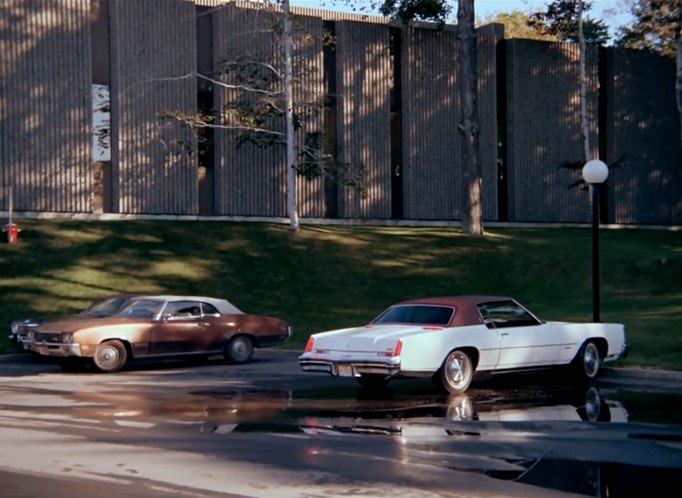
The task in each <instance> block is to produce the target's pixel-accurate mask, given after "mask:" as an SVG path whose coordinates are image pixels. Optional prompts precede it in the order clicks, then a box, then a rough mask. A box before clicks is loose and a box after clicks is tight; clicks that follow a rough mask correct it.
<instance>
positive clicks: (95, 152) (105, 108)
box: [92, 85, 111, 161]
mask: <svg viewBox="0 0 682 498" xmlns="http://www.w3.org/2000/svg"><path fill="white" fill-rule="evenodd" d="M92 160H93V161H110V160H111V98H110V96H109V87H108V86H107V85H92Z"/></svg>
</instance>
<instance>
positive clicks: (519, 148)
mask: <svg viewBox="0 0 682 498" xmlns="http://www.w3.org/2000/svg"><path fill="white" fill-rule="evenodd" d="M506 43H507V95H506V98H507V123H506V130H507V150H508V164H507V171H508V185H509V221H517V222H586V221H589V202H588V200H589V199H588V196H587V193H585V192H584V191H581V190H580V189H579V188H569V186H571V185H572V184H574V183H575V181H576V180H579V178H580V169H569V168H566V167H565V165H566V164H568V163H574V164H584V162H585V154H584V152H583V150H584V149H583V142H582V138H581V128H580V78H579V71H580V69H579V63H578V61H579V46H578V45H577V44H567V43H547V42H537V41H532V40H509V41H507V42H506ZM586 60H587V63H586V74H587V110H588V117H589V123H590V148H591V151H592V157H593V158H594V157H597V156H598V150H599V148H598V142H597V126H598V119H597V97H598V95H597V93H598V64H597V49H596V48H594V47H588V50H587V58H586Z"/></svg>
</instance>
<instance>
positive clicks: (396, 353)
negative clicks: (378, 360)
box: [391, 339, 403, 356]
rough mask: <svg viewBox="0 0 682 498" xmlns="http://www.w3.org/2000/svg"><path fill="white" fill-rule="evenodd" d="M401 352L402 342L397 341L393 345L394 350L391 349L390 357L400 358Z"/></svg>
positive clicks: (400, 340)
mask: <svg viewBox="0 0 682 498" xmlns="http://www.w3.org/2000/svg"><path fill="white" fill-rule="evenodd" d="M402 350H403V340H402V339H398V342H396V343H395V348H393V352H392V353H391V356H400V352H401V351H402Z"/></svg>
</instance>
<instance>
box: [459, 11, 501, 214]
mask: <svg viewBox="0 0 682 498" xmlns="http://www.w3.org/2000/svg"><path fill="white" fill-rule="evenodd" d="M476 37H477V50H478V68H477V69H478V117H479V129H480V134H479V137H478V145H479V154H480V161H481V178H482V181H483V191H482V194H481V202H482V204H483V219H484V220H488V221H495V220H497V219H498V208H499V206H498V199H499V196H498V171H497V164H498V163H497V161H498V142H499V130H498V115H497V98H498V88H497V77H498V74H497V71H498V61H497V46H498V43H501V42H502V41H503V39H504V28H503V26H502V25H500V24H493V25H488V26H483V27H481V28H479V29H477V30H476ZM453 69H454V68H453ZM460 139H461V137H460Z"/></svg>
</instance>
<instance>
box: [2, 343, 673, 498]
mask: <svg viewBox="0 0 682 498" xmlns="http://www.w3.org/2000/svg"><path fill="white" fill-rule="evenodd" d="M296 357H297V353H296V352H289V351H257V353H256V356H255V358H254V361H253V362H252V363H249V364H247V365H240V366H231V365H225V364H223V363H222V362H221V361H218V360H217V359H216V360H212V361H209V362H207V363H206V364H203V365H192V364H189V363H187V362H163V363H158V362H157V363H138V364H133V365H131V366H130V367H128V368H126V369H125V370H124V371H122V372H119V373H117V374H111V375H106V374H97V373H90V372H86V373H79V374H73V373H64V372H62V371H61V370H60V369H59V367H57V366H55V365H52V364H50V363H45V362H41V361H36V360H34V359H32V358H30V357H28V356H25V355H20V356H8V357H3V358H0V483H1V486H0V496H7V497H42V496H50V497H61V496H64V497H66V496H69V497H75V498H77V497H86V496H87V497H90V496H92V497H109V496H130V497H138V496H139V497H141V498H148V497H157V496H188V497H189V496H206V497H231V496H250V497H261V496H267V497H273V496H277V497H280V496H282V497H289V496H290V497H316V496H325V497H333V496H367V497H382V496H387V497H430V496H453V497H459V496H482V497H483V496H528V497H533V496H538V497H540V496H610V497H617V496H622V497H628V496H633V497H634V496H677V494H678V493H677V491H679V488H680V485H681V484H682V477H681V476H680V474H682V472H680V471H681V470H682V412H681V410H680V407H681V406H682V387H680V386H681V384H680V380H681V379H682V375H681V374H679V373H669V372H656V371H641V370H633V369H626V370H621V369H606V370H604V371H603V372H602V375H601V376H600V379H599V381H598V382H597V383H596V384H594V385H591V386H581V387H575V386H572V385H571V384H570V383H569V382H567V381H566V380H565V379H562V378H560V377H556V376H547V375H546V374H545V375H534V376H530V375H517V376H508V377H504V378H502V377H501V378H493V379H489V380H483V381H479V382H476V383H474V384H473V385H472V387H471V388H470V390H469V391H468V392H467V394H466V395H465V396H455V397H447V396H444V395H441V394H440V393H438V392H437V391H435V390H434V388H433V387H432V385H431V383H430V381H429V380H410V381H396V382H393V383H391V384H390V389H388V390H385V391H381V392H368V391H366V390H364V389H360V388H359V386H358V385H357V384H356V383H355V381H354V380H352V379H336V378H331V377H329V376H326V375H321V374H320V375H318V374H304V373H302V372H300V370H299V369H298V365H297V364H296Z"/></svg>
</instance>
